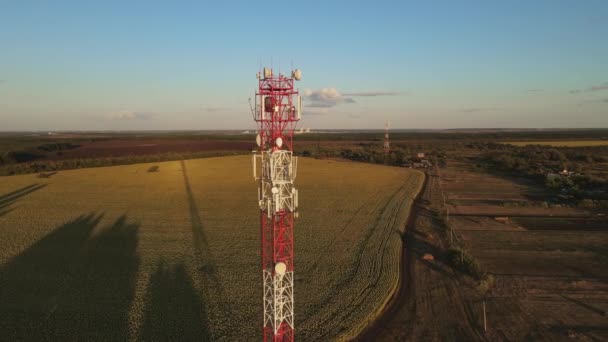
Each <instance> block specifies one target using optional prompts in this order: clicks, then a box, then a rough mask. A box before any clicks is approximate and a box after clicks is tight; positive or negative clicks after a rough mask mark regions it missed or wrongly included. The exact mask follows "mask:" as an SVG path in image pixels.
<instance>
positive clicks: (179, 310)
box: [139, 260, 211, 341]
mask: <svg viewBox="0 0 608 342" xmlns="http://www.w3.org/2000/svg"><path fill="white" fill-rule="evenodd" d="M145 305H146V309H145V313H144V321H143V324H142V328H141V333H140V336H139V340H141V341H179V340H182V341H184V340H187V341H209V340H211V337H210V334H209V321H208V317H207V311H206V309H205V307H204V306H203V301H202V299H201V297H200V296H199V294H198V291H197V290H196V288H195V287H194V285H193V283H192V279H191V278H190V275H189V274H188V272H187V271H186V267H185V266H184V264H183V263H178V264H176V265H168V264H167V263H165V262H164V261H163V260H161V261H159V262H158V264H157V266H156V270H155V271H154V273H153V274H152V275H151V276H150V281H149V284H148V290H147V292H146V297H145Z"/></svg>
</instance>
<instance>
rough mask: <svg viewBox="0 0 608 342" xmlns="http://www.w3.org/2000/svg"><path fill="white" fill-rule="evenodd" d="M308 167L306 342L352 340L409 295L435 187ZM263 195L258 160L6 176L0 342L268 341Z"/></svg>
mask: <svg viewBox="0 0 608 342" xmlns="http://www.w3.org/2000/svg"><path fill="white" fill-rule="evenodd" d="M299 164H300V165H299V168H298V169H299V174H298V178H297V179H296V186H297V188H298V189H299V190H300V207H301V208H300V218H299V219H298V220H296V234H295V238H296V251H295V253H296V297H295V301H296V334H297V338H298V339H300V340H336V339H341V338H344V337H348V336H352V335H354V334H356V333H357V332H358V330H359V329H361V328H362V327H363V326H364V325H365V324H366V322H367V321H368V320H369V319H371V318H373V315H374V314H375V313H376V312H377V310H378V308H379V307H380V306H381V304H382V303H384V302H385V301H386V299H387V298H388V296H389V294H390V291H391V290H392V289H394V287H395V286H396V284H397V277H398V263H399V249H400V239H401V236H400V231H402V230H403V226H404V223H405V221H406V218H407V215H408V211H409V208H410V205H411V203H412V199H413V197H414V196H415V194H416V193H417V192H418V191H419V189H420V186H421V184H422V179H423V176H422V174H421V173H420V172H418V171H413V170H408V169H401V168H392V167H383V166H375V165H370V164H359V163H344V162H335V161H319V160H314V159H301V160H300V163H299ZM151 165H159V166H160V169H159V172H147V170H148V168H149V167H150V166H151ZM256 197H257V187H256V183H255V182H254V180H253V179H252V176H251V166H250V158H249V157H225V158H209V159H198V160H188V161H185V162H163V163H156V164H137V165H127V166H116V167H108V168H92V169H81V170H72V171H61V172H59V173H57V174H55V175H53V176H51V177H50V178H48V179H46V178H37V177H36V176H35V175H23V176H14V177H2V178H0V233H1V234H2V238H1V239H0V317H2V319H1V320H0V336H2V338H0V339H6V340H16V339H22V340H41V339H51V340H125V339H128V340H138V339H139V340H167V339H170V340H194V339H198V340H209V339H212V340H226V341H236V340H239V341H242V340H259V338H260V337H261V334H260V326H261V298H262V297H261V289H260V280H261V275H260V273H261V272H260V270H259V267H260V258H259V254H258V253H259V251H258V250H259V226H258V224H259V217H258V208H257V203H256Z"/></svg>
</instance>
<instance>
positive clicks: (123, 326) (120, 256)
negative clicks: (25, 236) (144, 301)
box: [0, 214, 139, 341]
mask: <svg viewBox="0 0 608 342" xmlns="http://www.w3.org/2000/svg"><path fill="white" fill-rule="evenodd" d="M102 216H103V215H101V214H100V215H97V214H88V215H82V216H80V217H78V218H76V219H74V220H72V221H70V222H68V223H66V224H64V225H61V226H59V227H57V228H56V229H54V230H53V231H51V232H50V233H49V234H48V235H47V236H45V237H43V238H42V239H41V240H39V241H38V242H36V243H34V244H33V245H32V246H31V247H29V248H28V249H27V250H25V251H24V252H23V253H21V254H20V255H18V256H17V257H15V258H14V259H13V260H12V261H10V262H9V263H8V264H7V265H6V266H5V267H3V268H2V269H1V270H0V303H1V305H0V317H2V319H0V336H1V338H0V339H1V340H7V341H21V340H25V341H41V340H56V341H77V340H113V341H115V340H126V339H127V338H128V330H127V328H128V314H129V309H130V306H131V301H132V299H133V295H134V288H135V275H136V273H137V268H138V265H139V258H138V257H137V255H136V251H135V250H136V246H137V230H138V226H137V225H134V224H128V223H127V219H126V217H125V216H121V217H120V218H118V219H117V220H116V221H115V222H114V223H113V224H111V225H109V226H107V227H104V228H103V229H100V230H99V232H97V233H95V234H93V232H94V230H96V227H97V226H98V225H99V222H100V221H101V219H102Z"/></svg>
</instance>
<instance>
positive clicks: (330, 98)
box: [304, 88, 355, 108]
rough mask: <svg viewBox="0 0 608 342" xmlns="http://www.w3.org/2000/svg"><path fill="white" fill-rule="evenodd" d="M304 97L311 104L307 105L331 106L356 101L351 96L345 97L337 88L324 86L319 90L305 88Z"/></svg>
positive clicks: (317, 106)
mask: <svg viewBox="0 0 608 342" xmlns="http://www.w3.org/2000/svg"><path fill="white" fill-rule="evenodd" d="M304 99H306V100H307V101H308V102H309V104H308V105H306V107H316V108H331V107H334V106H336V105H339V104H341V103H354V102H355V100H353V99H352V98H350V97H345V96H343V95H342V94H340V92H339V91H338V90H337V89H336V88H322V89H318V90H312V89H305V90H304Z"/></svg>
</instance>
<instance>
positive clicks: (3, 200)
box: [0, 184, 46, 217]
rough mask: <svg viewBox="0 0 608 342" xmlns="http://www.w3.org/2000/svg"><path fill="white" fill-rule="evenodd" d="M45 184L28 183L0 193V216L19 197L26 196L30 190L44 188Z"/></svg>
mask: <svg viewBox="0 0 608 342" xmlns="http://www.w3.org/2000/svg"><path fill="white" fill-rule="evenodd" d="M45 186H46V184H30V185H28V186H25V187H23V188H21V189H17V190H15V191H12V192H9V193H7V194H4V195H0V217H2V216H4V215H6V214H8V213H9V212H10V211H11V210H13V209H12V208H10V206H11V205H12V204H13V203H15V202H16V201H17V200H19V199H20V198H21V197H24V196H27V195H29V194H31V193H32V192H35V191H38V190H40V189H42V188H44V187H45Z"/></svg>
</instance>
